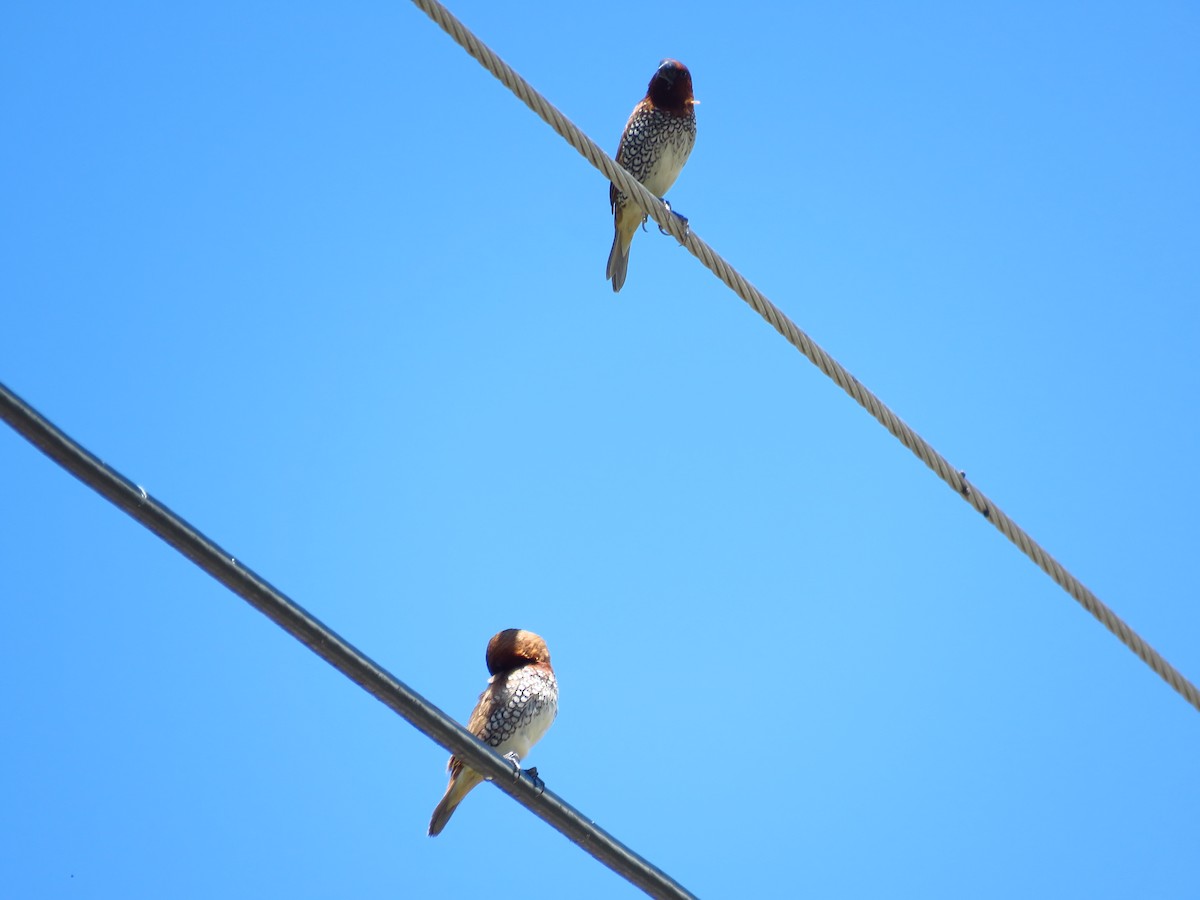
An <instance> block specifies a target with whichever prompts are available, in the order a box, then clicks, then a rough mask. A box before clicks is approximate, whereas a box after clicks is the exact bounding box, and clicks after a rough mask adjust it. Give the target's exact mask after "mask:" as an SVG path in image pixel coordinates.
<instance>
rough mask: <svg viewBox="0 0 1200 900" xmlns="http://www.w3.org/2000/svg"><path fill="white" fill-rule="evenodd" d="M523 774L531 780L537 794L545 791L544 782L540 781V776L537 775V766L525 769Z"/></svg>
mask: <svg viewBox="0 0 1200 900" xmlns="http://www.w3.org/2000/svg"><path fill="white" fill-rule="evenodd" d="M525 774H526V775H528V776H529V780H530V781H532V782H533V786H534V787H535V788H537V792H538V793H539V794H542V793H545V791H546V782H544V781H542V779H541V777H540V776H539V775H538V770H537V766H534V767H533V768H530V769H526V770H525Z"/></svg>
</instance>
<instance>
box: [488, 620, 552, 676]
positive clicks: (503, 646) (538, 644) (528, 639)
mask: <svg viewBox="0 0 1200 900" xmlns="http://www.w3.org/2000/svg"><path fill="white" fill-rule="evenodd" d="M538 664H542V665H547V666H548V665H550V650H549V648H547V647H546V642H545V641H543V640H542V639H541V638H540V637H539V636H538V635H536V634H534V633H533V632H532V631H524V630H522V629H520V628H506V629H505V630H504V631H501V632H500V633H499V634H496V635H493V636H492V639H491V640H490V641H488V645H487V667H488V672H490V673H491V674H492V675H499V674H501V673H503V672H512V671H513V670H515V669H519V668H521V667H522V666H531V665H538Z"/></svg>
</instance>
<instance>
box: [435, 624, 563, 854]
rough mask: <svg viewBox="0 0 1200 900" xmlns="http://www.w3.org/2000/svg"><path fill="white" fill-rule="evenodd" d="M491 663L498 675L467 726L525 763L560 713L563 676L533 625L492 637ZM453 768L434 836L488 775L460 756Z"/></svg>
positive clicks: (437, 813) (453, 761)
mask: <svg viewBox="0 0 1200 900" xmlns="http://www.w3.org/2000/svg"><path fill="white" fill-rule="evenodd" d="M487 667H488V671H489V672H491V674H492V677H491V678H489V679H488V686H487V687H486V688H485V689H484V691H483V693H482V694H480V695H479V702H478V703H476V704H475V711H474V712H472V713H471V718H470V720H469V721H468V722H467V731H469V732H471V734H473V735H475V736H476V737H477V738H479V739H480V740H481V741H483V742H484V743H485V744H489V745H490V746H492V747H495V748H496V750H497V751H499V752H500V754H501V755H503V756H505V757H507V758H508V759H510V760H512V761H513V762H514V763H516V764H517V765H518V766H520V764H521V759H522V758H523V757H525V756H526V755H527V754H528V753H529V749H530V748H531V747H532V746H533V745H534V744H536V743H537V742H538V741H539V740H541V737H542V735H544V734H545V733H546V729H547V728H549V727H550V723H551V722H553V721H554V717H555V716H556V715H558V681H557V679H555V677H554V669H553V668H552V667H551V666H550V651H549V650H548V649H546V642H545V641H543V640H542V639H541V638H540V637H538V636H537V635H536V634H534V633H533V632H532V631H522V630H521V629H519V628H509V629H506V630H504V631H501V632H500V633H499V634H497V635H494V636H493V637H492V639H491V640H490V641H488V645H487ZM447 768H448V769H449V770H450V783H449V784H448V785H447V786H446V793H445V795H444V796H443V797H442V800H441V802H440V803H438V805H437V808H436V809H435V810H434V811H433V818H431V819H430V820H429V834H430V836H431V837H432V836H433V835H436V834H441V833H442V829H443V828H445V827H446V823H447V822H449V821H450V816H452V815H453V814H454V810H455V809H456V808H457V807H458V804H460V803H462V800H463V798H464V797H465V796H467V793H468V792H469V791H470V790H471V789H472V788H473V787H475V786H476V785H477V784H479V783H480V782H481V781H483V776H482V775H480V774H478V773H477V772H475V771H474V770H472V769H468V768H467V767H466V766H464V765H463V764H462V761H461V760H459V759H457V758H456V757H454V756H451V757H450V763H449V765H448V766H447Z"/></svg>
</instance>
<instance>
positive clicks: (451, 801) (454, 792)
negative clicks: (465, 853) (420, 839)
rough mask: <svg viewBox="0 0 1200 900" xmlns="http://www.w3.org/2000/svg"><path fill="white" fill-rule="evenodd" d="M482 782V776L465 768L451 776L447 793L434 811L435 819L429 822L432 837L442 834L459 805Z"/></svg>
mask: <svg viewBox="0 0 1200 900" xmlns="http://www.w3.org/2000/svg"><path fill="white" fill-rule="evenodd" d="M481 781H483V777H482V776H480V775H479V774H477V773H476V772H473V771H472V770H470V769H468V768H465V767H464V768H463V769H461V770H459V772H458V773H457V774H455V775H451V776H450V783H449V784H448V785H446V793H445V794H444V795H443V796H442V799H441V801H440V802H439V803H438V805H437V807H436V808H435V809H434V810H433V817H432V818H430V820H429V836H430V837H436V836H437V835H439V834H441V833H442V829H443V828H445V827H446V823H447V822H449V821H450V817H451V816H452V815H454V810H456V809H458V804H460V803H462V801H463V797H465V796H467V794H469V793H470V792H471V789H472V788H473V787H475V785H477V784H479V783H480V782H481Z"/></svg>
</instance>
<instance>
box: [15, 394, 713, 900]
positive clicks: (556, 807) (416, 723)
mask: <svg viewBox="0 0 1200 900" xmlns="http://www.w3.org/2000/svg"><path fill="white" fill-rule="evenodd" d="M0 418H2V419H3V420H4V421H5V422H7V423H8V424H9V425H10V426H12V428H13V429H14V430H15V431H16V432H17V433H18V434H20V435H21V436H22V437H24V438H25V439H26V440H27V441H29V443H31V444H33V445H34V446H35V447H37V448H38V449H39V450H41V451H42V452H43V453H45V454H46V455H47V456H49V457H50V458H51V459H52V460H54V461H55V462H56V463H58V464H59V465H60V466H62V467H63V468H64V469H66V470H67V471H68V472H70V473H71V474H72V475H74V476H75V477H76V478H78V479H79V480H80V481H82V482H83V483H84V484H86V485H87V486H88V487H90V488H92V489H93V490H94V491H96V493H98V494H100V495H101V496H102V497H104V498H105V499H107V500H108V501H109V502H110V503H112V504H113V505H115V506H118V507H120V508H121V509H123V510H124V511H125V512H127V513H128V514H129V515H130V516H132V517H133V518H134V519H136V520H137V521H138V522H140V523H141V524H142V525H145V526H146V527H147V528H149V529H150V530H151V531H153V532H154V533H155V534H157V535H158V536H159V537H160V538H162V539H163V540H164V541H166V542H167V543H168V544H170V545H171V546H172V547H174V548H175V549H176V550H178V551H179V552H180V553H182V554H183V555H184V556H186V557H187V558H188V559H190V560H191V561H192V562H194V563H195V564H196V565H198V566H199V567H200V568H201V569H203V570H204V571H205V572H207V573H208V574H209V575H211V576H212V577H213V578H215V579H217V581H219V582H221V584H223V585H225V586H226V587H227V588H229V589H230V590H231V591H233V592H234V593H235V594H237V595H238V596H240V597H241V598H242V599H244V600H245V601H246V602H247V603H249V604H250V605H251V606H253V607H254V608H255V609H257V610H258V611H259V612H261V613H262V614H263V615H265V616H266V617H267V618H269V619H270V620H271V621H273V622H274V623H275V624H276V625H278V626H279V627H280V628H282V629H283V630H284V631H286V632H287V633H288V634H290V635H291V636H292V637H294V638H296V639H297V640H299V641H300V642H301V643H303V644H305V645H306V646H307V647H308V648H309V649H310V650H312V651H313V653H315V654H317V656H319V657H321V658H322V659H323V660H325V661H326V662H327V663H329V664H330V665H331V666H333V667H334V668H335V669H337V670H338V671H339V672H341V673H342V674H343V675H345V676H346V677H347V678H349V679H350V680H351V681H353V682H354V683H355V684H357V685H359V686H360V687H362V688H363V689H364V690H365V691H367V693H369V694H371V695H372V696H373V697H375V699H377V700H379V701H380V702H381V703H383V704H384V705H386V706H388V707H389V708H391V709H392V710H394V711H395V712H397V713H399V714H400V715H401V716H402V717H404V718H405V719H407V720H408V721H409V722H410V723H411V724H412V725H413V727H415V728H416V729H417V730H418V731H421V732H423V733H424V734H426V735H428V736H429V737H430V738H432V739H433V740H434V741H436V742H437V743H439V744H441V745H442V746H443V747H445V748H446V749H447V750H450V751H451V752H452V753H454V754H455V755H456V756H458V757H459V758H461V759H462V760H464V761H465V762H466V763H467V765H469V766H470V767H471V768H472V769H474V770H476V771H477V772H479V773H480V774H482V775H484V776H485V777H487V778H489V779H491V780H492V781H493V784H495V785H496V787H498V788H500V790H502V791H504V793H506V794H508V795H509V796H510V797H512V798H514V799H515V800H516V801H517V802H518V803H520V804H521V805H522V806H524V807H525V808H526V809H528V810H530V811H531V812H532V813H534V815H536V816H538V817H539V818H541V819H543V820H544V821H546V822H548V823H549V824H550V825H551V826H553V827H554V828H557V829H558V830H559V831H560V832H562V833H563V834H564V835H566V836H567V837H568V838H569V839H570V840H572V841H574V842H575V843H576V844H578V845H579V846H581V847H582V848H583V849H584V850H586V851H587V852H588V853H590V854H591V855H592V856H594V857H595V858H596V859H598V860H600V862H602V863H604V865H606V866H608V867H609V868H610V869H612V870H613V871H614V872H616V873H617V874H618V875H620V876H621V877H622V878H625V879H626V880H627V881H629V882H630V883H632V884H635V885H637V886H638V887H639V888H641V889H642V890H643V891H645V892H646V893H647V894H649V895H650V896H652V897H663V898H694V897H695V895H694V894H692V893H690V892H689V891H688V890H687V889H685V888H684V887H683V886H682V885H680V884H679V883H678V882H676V881H675V880H674V879H673V878H671V877H670V876H669V875H667V874H666V873H665V872H663V871H662V870H661V869H659V868H658V867H656V866H654V865H652V864H651V863H650V862H649V861H648V860H645V859H643V858H642V857H641V856H638V855H637V854H636V853H634V852H633V851H632V850H630V849H629V848H628V847H626V846H625V845H624V844H622V843H621V842H620V841H618V840H617V839H616V838H614V837H613V836H612V835H610V834H609V833H608V832H607V831H605V830H604V829H602V828H600V827H599V826H597V825H596V824H595V823H594V822H592V821H591V820H590V819H588V818H586V817H585V816H583V815H582V814H580V812H579V811H578V810H576V809H575V808H574V807H573V806H571V805H570V804H568V803H566V802H565V801H564V800H562V799H561V798H559V797H558V796H557V795H555V794H554V793H552V792H551V791H549V790H541V789H539V787H538V786H537V785H536V784H535V783H534V782H533V780H532V779H530V778H529V776H527V775H524V774H522V775H521V776H520V777H519V778H514V769H513V765H512V764H511V763H509V762H508V761H507V760H505V759H504V758H503V757H501V756H500V754H498V753H497V752H496V751H495V750H493V749H492V748H490V747H488V746H487V745H486V744H484V743H483V742H481V741H480V740H479V739H477V738H476V737H475V736H474V735H473V734H471V733H470V732H469V731H467V730H466V729H465V728H464V727H463V726H461V725H460V724H458V722H456V721H454V720H453V719H452V718H450V717H449V716H447V715H446V714H445V713H444V712H442V711H441V710H440V709H438V708H437V707H436V706H434V705H433V704H432V703H430V702H429V701H428V700H426V699H425V698H424V697H422V696H421V695H420V694H418V693H416V692H415V691H413V690H412V689H411V688H409V687H408V686H407V685H405V684H404V683H403V682H401V681H399V680H398V679H396V678H395V677H394V676H393V675H391V674H390V673H388V672H387V671H386V670H385V669H383V668H381V667H380V666H379V665H377V664H376V663H374V662H372V661H371V660H370V659H369V658H368V657H366V656H364V655H363V654H362V653H360V652H359V651H358V650H356V649H355V648H354V647H352V646H351V645H350V644H348V643H347V642H346V641H344V640H342V638H340V637H338V635H337V634H335V633H334V632H333V631H331V630H330V629H329V628H327V627H326V626H325V625H323V624H321V622H319V621H318V620H317V619H315V618H314V617H313V616H311V615H309V614H308V613H307V612H305V611H304V610H303V609H302V608H301V607H300V606H298V605H297V604H295V603H294V602H292V601H291V600H290V599H288V597H287V596H285V595H284V594H283V593H282V592H280V591H279V590H277V589H276V588H274V587H272V586H271V585H270V584H269V583H268V582H267V581H266V580H265V579H263V578H261V577H259V576H258V575H256V574H255V573H254V572H253V571H251V570H250V569H248V568H246V567H245V566H243V565H242V564H241V563H239V562H238V561H237V560H236V559H234V558H233V557H232V556H231V555H230V554H229V553H227V552H226V551H224V550H222V549H221V548H220V547H218V546H217V545H216V544H214V543H213V542H212V541H211V540H209V539H208V538H207V537H205V536H204V535H203V534H201V533H200V532H199V531H197V530H196V529H195V528H193V527H192V526H191V525H189V524H188V523H187V522H186V521H184V520H183V519H181V518H180V517H179V516H177V515H175V513H173V512H171V510H170V509H168V508H167V507H166V506H164V505H163V504H161V503H159V502H158V501H157V500H155V499H154V498H153V497H150V496H149V495H148V494H147V493H146V491H145V490H143V489H142V488H141V487H139V486H138V485H136V484H134V483H133V482H132V481H130V480H129V479H128V478H126V477H125V476H124V475H122V474H120V473H119V472H117V471H116V470H115V469H113V468H111V467H109V466H108V465H106V464H105V463H104V462H103V461H101V460H100V459H97V458H96V457H95V456H93V455H92V454H91V453H89V452H88V451H87V450H85V449H84V448H83V447H81V446H80V445H79V444H77V443H76V442H75V441H73V440H72V439H71V438H70V437H68V436H67V435H66V434H64V433H63V432H62V431H60V430H59V429H58V428H57V427H55V426H54V425H53V424H52V423H51V422H49V421H48V420H47V419H46V418H45V417H44V416H42V415H41V414H40V413H39V412H38V411H37V410H35V409H34V408H33V407H31V406H29V404H27V403H26V402H25V401H24V400H22V399H21V398H20V397H18V396H17V395H16V394H14V393H13V392H12V391H10V390H9V389H8V388H7V387H6V386H5V385H4V384H2V383H0Z"/></svg>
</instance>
